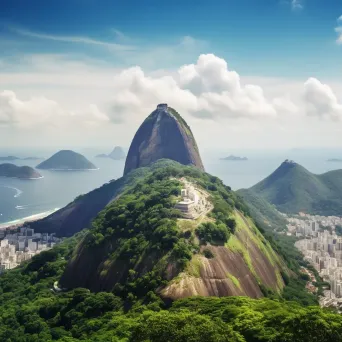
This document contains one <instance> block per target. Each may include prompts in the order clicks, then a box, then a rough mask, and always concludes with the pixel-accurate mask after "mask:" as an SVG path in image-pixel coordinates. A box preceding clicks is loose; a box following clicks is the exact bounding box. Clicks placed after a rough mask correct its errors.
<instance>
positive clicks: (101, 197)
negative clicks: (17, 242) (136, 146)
mask: <svg viewBox="0 0 342 342" xmlns="http://www.w3.org/2000/svg"><path fill="white" fill-rule="evenodd" d="M146 172H147V169H146V168H141V169H138V170H134V171H133V172H131V173H130V174H128V175H126V176H124V177H121V178H119V179H117V180H112V181H110V182H109V183H106V184H104V185H102V186H101V187H100V188H97V189H95V190H93V191H90V192H89V193H87V194H84V195H80V196H78V197H77V198H75V200H74V201H73V202H71V203H69V204H68V205H67V206H65V207H64V208H61V209H59V210H58V211H56V212H54V213H53V214H51V215H49V216H48V217H45V218H43V219H41V220H38V221H35V222H32V223H30V226H31V227H32V228H33V229H34V230H35V231H37V232H38V233H50V234H51V233H55V234H56V235H57V236H60V237H68V236H72V235H74V234H76V233H77V232H79V231H81V230H82V229H85V228H88V227H89V226H90V224H91V222H92V220H93V219H94V218H95V217H96V216H97V215H98V213H99V212H100V211H101V210H103V209H104V208H105V207H106V206H107V205H108V204H109V203H110V202H111V201H113V200H114V199H116V198H117V197H118V196H119V195H120V193H121V192H122V191H124V189H125V188H126V187H128V186H132V185H134V184H135V183H136V182H137V181H139V179H140V177H141V176H142V175H144V174H145V173H146Z"/></svg>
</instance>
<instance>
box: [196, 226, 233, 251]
mask: <svg viewBox="0 0 342 342" xmlns="http://www.w3.org/2000/svg"><path fill="white" fill-rule="evenodd" d="M196 233H197V235H198V237H199V238H200V239H201V241H202V242H204V243H205V242H209V243H211V244H213V245H215V244H222V245H224V243H225V242H227V241H228V239H229V235H230V231H229V228H228V227H227V226H226V225H225V224H223V223H219V224H216V223H213V222H206V223H202V224H201V225H200V226H199V227H198V228H197V230H196Z"/></svg>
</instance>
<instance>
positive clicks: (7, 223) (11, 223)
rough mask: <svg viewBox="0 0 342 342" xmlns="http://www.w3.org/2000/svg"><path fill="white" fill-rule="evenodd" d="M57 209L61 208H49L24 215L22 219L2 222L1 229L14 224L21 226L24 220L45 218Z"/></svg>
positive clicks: (30, 220) (31, 220)
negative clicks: (41, 211) (37, 212)
mask: <svg viewBox="0 0 342 342" xmlns="http://www.w3.org/2000/svg"><path fill="white" fill-rule="evenodd" d="M57 210H59V208H55V209H52V210H49V211H45V212H43V213H39V214H34V215H31V216H27V217H23V218H21V219H17V220H14V221H9V222H5V223H0V229H5V228H9V227H13V226H20V225H22V224H23V223H24V222H33V221H37V220H40V219H42V218H45V217H47V216H49V215H51V214H53V213H54V212H56V211H57Z"/></svg>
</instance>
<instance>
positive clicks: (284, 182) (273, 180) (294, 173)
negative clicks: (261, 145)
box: [249, 161, 342, 216]
mask: <svg viewBox="0 0 342 342" xmlns="http://www.w3.org/2000/svg"><path fill="white" fill-rule="evenodd" d="M341 175H342V170H335V171H330V172H327V173H324V174H321V175H315V174H313V173H311V172H309V171H308V170H306V169H305V168H304V167H302V166H300V165H298V164H296V163H293V162H289V161H286V162H284V163H283V164H282V165H281V166H280V167H279V168H278V169H277V170H275V171H274V172H273V173H272V174H271V175H270V176H269V177H267V178H266V179H264V180H263V181H261V182H259V183H258V184H256V185H254V186H253V187H251V188H250V189H249V190H250V191H252V192H254V193H255V194H256V195H259V196H260V197H262V198H263V199H264V200H266V201H268V202H270V203H272V204H274V205H275V206H276V207H277V208H278V209H279V210H280V211H281V212H285V213H298V212H300V211H304V212H309V213H311V214H318V215H323V216H329V215H336V214H340V213H341V212H340V210H341V206H342V195H341V194H342V181H341V180H342V177H341Z"/></svg>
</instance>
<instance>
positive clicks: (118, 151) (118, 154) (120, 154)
mask: <svg viewBox="0 0 342 342" xmlns="http://www.w3.org/2000/svg"><path fill="white" fill-rule="evenodd" d="M96 158H110V159H113V160H123V159H125V158H126V154H125V151H124V150H123V148H122V147H121V146H115V147H114V149H113V151H112V152H110V153H109V154H105V153H101V154H98V155H97V156H96Z"/></svg>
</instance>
